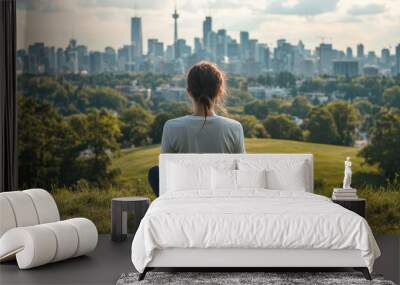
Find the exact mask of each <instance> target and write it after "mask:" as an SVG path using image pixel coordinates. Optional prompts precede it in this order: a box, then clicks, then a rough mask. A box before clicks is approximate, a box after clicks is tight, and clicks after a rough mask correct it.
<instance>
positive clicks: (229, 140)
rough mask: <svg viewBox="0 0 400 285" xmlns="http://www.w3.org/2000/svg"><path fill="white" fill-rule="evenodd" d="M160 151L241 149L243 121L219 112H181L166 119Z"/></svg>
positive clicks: (232, 151)
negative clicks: (170, 118) (208, 113)
mask: <svg viewBox="0 0 400 285" xmlns="http://www.w3.org/2000/svg"><path fill="white" fill-rule="evenodd" d="M161 152H162V153H243V152H245V147H244V137H243V128H242V125H241V124H240V123H239V122H237V121H235V120H232V119H228V118H225V117H221V116H217V115H214V116H208V117H207V119H206V120H205V118H204V117H202V116H193V115H188V116H183V117H179V118H176V119H172V120H169V121H168V122H166V123H165V126H164V130H163V137H162V142H161Z"/></svg>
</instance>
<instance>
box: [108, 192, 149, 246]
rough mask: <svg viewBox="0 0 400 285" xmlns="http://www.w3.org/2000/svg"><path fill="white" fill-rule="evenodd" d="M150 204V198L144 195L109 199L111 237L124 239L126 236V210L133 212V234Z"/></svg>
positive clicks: (115, 239)
mask: <svg viewBox="0 0 400 285" xmlns="http://www.w3.org/2000/svg"><path fill="white" fill-rule="evenodd" d="M149 206H150V199H148V198H145V197H120V198H113V199H112V201H111V239H112V240H113V241H124V240H125V239H126V238H127V236H128V233H129V232H128V212H131V213H132V214H133V219H134V221H133V231H132V232H131V233H132V234H135V233H136V231H137V229H138V227H139V224H140V221H141V220H142V218H143V217H144V215H145V214H146V211H147V209H148V208H149Z"/></svg>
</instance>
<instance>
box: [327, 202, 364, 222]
mask: <svg viewBox="0 0 400 285" xmlns="http://www.w3.org/2000/svg"><path fill="white" fill-rule="evenodd" d="M332 202H333V203H336V204H339V205H340V206H342V207H344V208H346V209H348V210H350V211H353V212H354V213H356V214H359V215H360V216H361V217H363V218H365V217H366V212H367V211H366V208H367V200H365V199H361V198H357V199H353V200H332Z"/></svg>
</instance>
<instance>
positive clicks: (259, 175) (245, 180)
mask: <svg viewBox="0 0 400 285" xmlns="http://www.w3.org/2000/svg"><path fill="white" fill-rule="evenodd" d="M236 177H237V178H236V179H237V187H238V188H239V189H240V188H267V186H268V185H267V171H266V170H265V169H262V170H240V169H239V170H236Z"/></svg>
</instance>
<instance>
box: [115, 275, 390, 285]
mask: <svg viewBox="0 0 400 285" xmlns="http://www.w3.org/2000/svg"><path fill="white" fill-rule="evenodd" d="M138 276H139V274H138V273H127V274H122V275H121V277H120V278H119V279H118V281H117V284H116V285H136V284H140V285H146V284H157V285H164V284H171V285H178V284H179V285H185V284H212V285H239V284H240V285H246V284H252V285H253V284H267V285H278V284H279V285H297V284H318V285H319V284H321V285H322V284H324V285H336V284H337V285H350V284H351V285H358V284H368V285H372V284H373V285H375V284H376V285H395V283H393V282H392V281H388V280H384V279H383V277H382V276H380V275H372V278H373V280H372V281H368V280H366V279H365V278H364V276H363V275H362V274H361V273H359V272H148V273H147V274H146V278H145V279H144V280H142V281H138Z"/></svg>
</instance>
